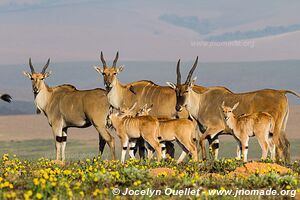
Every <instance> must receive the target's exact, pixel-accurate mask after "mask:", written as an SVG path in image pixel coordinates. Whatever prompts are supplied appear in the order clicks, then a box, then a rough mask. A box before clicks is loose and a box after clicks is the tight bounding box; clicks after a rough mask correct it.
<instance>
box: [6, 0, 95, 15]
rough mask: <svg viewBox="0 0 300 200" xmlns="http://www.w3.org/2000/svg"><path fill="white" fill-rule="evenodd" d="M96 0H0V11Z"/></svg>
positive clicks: (15, 10) (78, 3)
mask: <svg viewBox="0 0 300 200" xmlns="http://www.w3.org/2000/svg"><path fill="white" fill-rule="evenodd" d="M96 2H99V1H96V0H0V11H1V13H5V12H18V11H26V10H32V9H45V8H52V7H62V6H72V5H81V4H88V3H96Z"/></svg>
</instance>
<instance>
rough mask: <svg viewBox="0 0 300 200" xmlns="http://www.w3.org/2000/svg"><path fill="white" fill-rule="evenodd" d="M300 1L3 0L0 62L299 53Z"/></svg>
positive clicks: (222, 58)
mask: <svg viewBox="0 0 300 200" xmlns="http://www.w3.org/2000/svg"><path fill="white" fill-rule="evenodd" d="M299 10H300V1H298V0H290V1H288V3H287V2H286V1H281V0H265V1H261V0H252V1H240V0H218V1H207V0H187V1H182V0H165V1H158V0H153V1H146V0H144V1H141V0H128V1H123V0H112V1H104V0H1V1H0V24H1V29H0V65H5V64H23V63H27V62H28V58H29V57H32V58H33V60H35V61H37V62H45V61H46V60H47V58H48V57H51V59H52V60H54V61H56V62H69V61H94V60H98V58H99V54H100V51H103V52H104V55H105V57H106V58H107V60H111V59H113V57H114V55H115V53H116V51H120V59H122V60H131V61H135V60H136V61H148V60H150V61H153V60H161V61H176V60H178V58H182V59H184V60H193V59H194V58H195V57H196V56H199V58H200V60H201V61H202V62H228V61H230V62H231V61H233V62H238V61H260V60H295V59H296V60H299V59H300V51H299V46H300V21H299V19H300V14H299Z"/></svg>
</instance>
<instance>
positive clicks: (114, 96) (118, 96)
mask: <svg viewBox="0 0 300 200" xmlns="http://www.w3.org/2000/svg"><path fill="white" fill-rule="evenodd" d="M132 95H133V94H131V92H130V91H129V89H128V88H127V87H126V86H125V85H122V84H121V83H120V81H119V80H118V79H117V78H116V79H115V80H114V83H113V84H112V88H111V90H110V91H109V92H108V94H107V97H108V102H109V103H110V104H111V105H112V106H113V107H114V108H117V109H118V108H121V107H122V106H124V105H125V103H126V102H127V103H128V101H130V100H131V99H132ZM125 101H126V102H125ZM125 106H128V105H125ZM129 106H131V104H130V105H129Z"/></svg>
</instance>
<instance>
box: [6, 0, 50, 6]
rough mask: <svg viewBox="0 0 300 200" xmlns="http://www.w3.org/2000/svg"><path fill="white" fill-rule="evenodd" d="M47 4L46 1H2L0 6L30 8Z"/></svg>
mask: <svg viewBox="0 0 300 200" xmlns="http://www.w3.org/2000/svg"><path fill="white" fill-rule="evenodd" d="M43 2H45V0H1V1H0V6H1V7H6V6H9V7H10V6H28V5H39V4H41V3H43Z"/></svg>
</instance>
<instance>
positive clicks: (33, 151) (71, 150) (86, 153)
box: [0, 138, 300, 160]
mask: <svg viewBox="0 0 300 200" xmlns="http://www.w3.org/2000/svg"><path fill="white" fill-rule="evenodd" d="M290 142H291V153H292V160H295V159H299V156H300V155H299V149H300V139H293V140H290ZM175 148H176V156H175V158H178V157H179V155H180V153H181V149H180V147H179V146H178V145H177V144H176V143H175ZM207 149H208V148H207ZM120 152H121V148H120V144H119V141H116V156H117V158H120ZM4 153H9V154H11V155H13V154H16V155H18V157H19V158H22V159H31V160H33V159H38V158H40V157H45V158H49V159H54V158H55V146H54V141H53V140H26V141H5V142H4V141H0V155H2V154H4ZM97 156H98V146H97V144H96V145H95V144H90V143H88V142H84V141H79V140H69V141H68V143H67V147H66V159H67V160H80V159H85V158H93V157H97ZM235 156H236V142H235V141H229V140H228V139H226V140H222V138H221V139H220V150H219V158H234V157H235ZM260 157H261V149H260V146H259V145H258V143H257V140H256V139H254V138H252V139H251V140H250V143H249V153H248V158H249V159H255V160H257V159H259V158H260ZM102 158H103V159H110V158H111V155H110V152H109V148H108V146H106V147H105V151H104V154H103V156H102Z"/></svg>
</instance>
